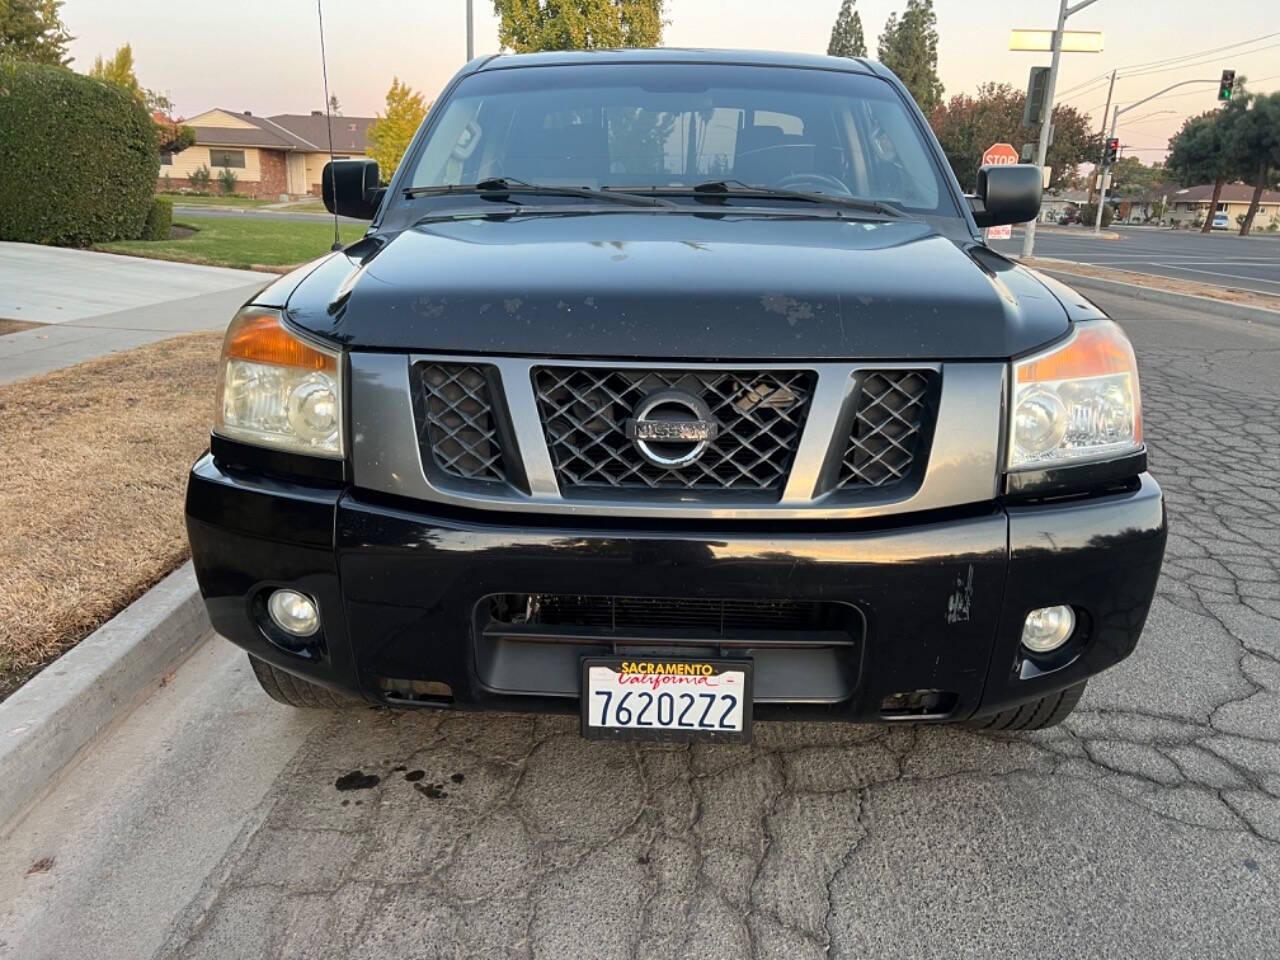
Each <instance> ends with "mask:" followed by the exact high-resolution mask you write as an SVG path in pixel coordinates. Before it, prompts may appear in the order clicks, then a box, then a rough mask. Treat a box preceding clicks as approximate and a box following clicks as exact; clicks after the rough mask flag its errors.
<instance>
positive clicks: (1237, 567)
mask: <svg viewBox="0 0 1280 960" xmlns="http://www.w3.org/2000/svg"><path fill="white" fill-rule="evenodd" d="M1097 299H1098V301H1099V302H1100V303H1101V305H1102V306H1104V308H1106V309H1108V310H1110V311H1111V312H1112V313H1113V315H1115V316H1116V317H1117V319H1119V320H1120V321H1121V322H1122V323H1124V325H1125V326H1126V328H1127V329H1128V330H1129V332H1130V334H1131V335H1132V336H1133V338H1134V340H1135V342H1136V344H1137V349H1138V353H1139V356H1140V359H1141V361H1142V362H1143V364H1144V380H1143V393H1144V398H1145V401H1146V409H1145V420H1146V430H1147V439H1148V441H1149V443H1150V445H1151V451H1152V455H1151V460H1152V469H1153V471H1154V472H1155V473H1156V475H1157V477H1158V479H1159V480H1160V482H1161V483H1162V484H1163V485H1164V487H1165V490H1166V492H1167V494H1168V508H1169V514H1170V529H1171V534H1170V539H1169V548H1168V558H1167V561H1166V566H1165V571H1164V576H1163V578H1162V580H1161V583H1160V586H1159V591H1158V597H1157V599H1156V602H1155V605H1154V607H1153V610H1152V613H1151V617H1150V619H1149V621H1148V624H1147V629H1146V633H1145V635H1144V638H1143V641H1142V643H1141V645H1140V646H1139V648H1138V651H1137V653H1136V654H1135V655H1134V656H1133V657H1132V658H1131V659H1130V660H1129V661H1127V662H1126V663H1124V664H1122V665H1121V666H1120V667H1118V668H1117V669H1115V670H1113V671H1111V672H1110V673H1107V674H1105V675H1103V676H1102V677H1100V678H1098V679H1097V680H1095V681H1094V682H1093V683H1091V685H1090V687H1089V690H1088V692H1087V694H1086V695H1085V699H1084V701H1083V702H1082V704H1081V708H1080V709H1079V710H1078V711H1077V712H1076V713H1075V714H1074V715H1073V716H1072V717H1071V718H1070V719H1069V720H1068V721H1067V723H1066V724H1065V725H1064V726H1063V727H1060V728H1058V729H1056V730H1052V731H1045V732H1042V733H1036V734H1027V735H1016V736H1015V735H1004V736H991V735H979V734H976V733H973V732H970V731H967V730H963V729H953V728H947V727H901V726H879V727H843V726H831V725H818V724H762V725H759V726H758V727H757V728H756V740H755V743H754V744H752V745H751V746H745V747H725V746H716V747H709V746H695V747H692V748H691V747H688V746H684V745H632V744H609V743H602V742H587V741H583V740H581V739H580V738H579V737H578V735H577V723H576V721H574V720H573V719H572V718H558V717H530V716H486V715H475V714H466V713H460V712H459V713H452V712H443V713H432V712H416V713H414V712H388V711H380V710H375V709H372V708H370V709H362V710H358V711H355V712H352V713H344V714H331V713H323V712H320V713H299V712H291V711H289V710H287V709H286V708H283V707H279V706H277V705H276V704H274V703H272V702H270V701H269V700H267V698H266V697H265V696H264V695H262V694H261V693H260V692H259V691H258V690H256V689H255V687H254V684H253V681H252V678H251V676H250V674H249V670H248V666H247V664H246V662H245V659H244V657H243V655H241V654H240V653H239V652H238V651H236V650H235V649H234V648H232V647H231V646H230V645H228V644H225V643H223V642H221V641H215V642H213V643H210V644H206V645H205V646H203V647H202V648H200V649H199V650H198V651H197V652H196V653H195V654H194V655H193V657H192V658H191V659H190V660H189V661H188V662H187V663H186V664H185V665H184V666H182V667H181V668H180V669H179V670H178V671H177V673H176V674H175V676H173V677H172V678H171V679H170V680H169V681H168V682H167V683H166V684H165V685H164V686H163V687H162V688H161V689H160V690H159V691H158V692H157V693H156V694H155V695H154V696H153V697H152V698H151V699H150V700H149V701H148V702H147V703H146V704H144V705H143V706H142V707H141V708H139V709H138V710H136V711H135V712H134V713H133V714H132V715H130V716H129V717H128V718H126V720H125V721H124V722H123V723H122V725H121V726H120V727H119V728H118V729H117V730H116V731H115V732H113V733H112V734H110V735H109V736H108V737H106V738H105V739H104V740H103V741H102V742H101V743H99V744H98V745H97V746H96V747H95V748H94V749H92V750H91V751H89V753H88V755H87V756H86V757H85V758H84V760H83V761H82V762H81V763H80V765H79V766H77V767H76V768H75V769H73V770H71V771H70V772H69V773H68V774H66V775H65V776H64V777H63V779H62V781H61V782H60V783H59V784H58V785H57V786H56V787H55V788H54V789H53V792H52V793H51V795H50V796H49V797H48V798H47V799H46V800H45V801H44V802H43V803H42V804H41V805H40V806H39V808H38V809H37V810H35V811H34V813H32V814H31V815H30V816H29V817H28V818H27V820H26V821H24V822H23V823H21V824H18V825H17V826H16V829H14V830H13V831H12V832H11V833H10V834H8V835H7V836H5V837H4V838H3V839H2V840H0V957H6V958H7V957H15V958H17V957H21V958H23V960H40V958H55V957H65V956H71V955H90V956H94V957H95V958H104V960H105V958H115V957H120V958H124V957H129V958H133V957H154V958H171V957H175V958H227V957H236V958H243V957H264V958H267V957H270V958H276V957H308V958H327V957H334V958H338V957H342V958H346V957H355V958H365V957H367V958H375V957H377V958H383V957H486V958H488V957H504V956H505V957H555V958H560V957H592V958H599V957H628V958H631V957H653V958H667V957H696V958H717V960H718V958H738V957H785V958H788V960H790V958H809V957H812V958H817V957H824V956H832V957H893V958H899V957H941V956H947V957H953V956H967V957H981V958H987V957H1014V956H1058V957H1061V956H1071V957H1117V956H1122V957H1127V958H1145V957H1151V958H1166V957H1170V956H1185V957H1215V958H1222V957H1242V958H1244V957H1248V958H1256V957H1260V956H1274V955H1275V952H1276V940H1275V933H1276V916H1277V914H1278V913H1280V520H1278V519H1277V517H1278V515H1280V483H1278V482H1277V479H1276V478H1277V476H1280V453H1278V452H1277V451H1278V450H1280V387H1277V385H1276V381H1275V377H1274V370H1275V369H1276V365H1277V363H1278V362H1280V329H1277V328H1273V327H1266V326H1261V325H1249V324H1245V323H1242V322H1237V321H1231V320H1220V319H1215V318H1205V317H1200V316H1198V315H1195V314H1191V313H1188V312H1184V311H1180V310H1176V309H1172V308H1167V307H1155V308H1153V307H1151V306H1150V305H1148V304H1144V303H1142V302H1141V301H1135V300H1129V299H1121V298H1115V297H1109V296H1101V295H1099V296H1098V297H1097ZM353 771H361V772H362V773H364V774H368V775H370V777H369V778H367V779H366V781H365V783H364V784H362V785H361V786H363V787H364V788H363V789H347V790H343V789H339V781H340V778H342V777H343V775H345V774H348V773H350V772H353ZM342 783H343V784H344V785H349V781H345V780H344V781H342ZM28 871H32V872H30V874H28Z"/></svg>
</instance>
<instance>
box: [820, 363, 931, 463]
mask: <svg viewBox="0 0 1280 960" xmlns="http://www.w3.org/2000/svg"><path fill="white" fill-rule="evenodd" d="M933 376H934V375H933V373H932V371H928V370H878V371H868V372H867V373H865V374H863V378H862V385H861V389H860V390H859V392H858V399H857V403H858V406H857V413H856V414H855V417H854V422H853V429H852V431H851V432H850V435H849V445H848V447H847V448H846V449H845V452H844V455H843V456H842V457H841V465H840V476H839V479H838V481H837V484H836V486H837V488H843V487H857V486H865V487H884V486H888V485H889V484H892V483H897V482H898V481H899V480H902V479H904V478H905V477H906V476H907V475H908V474H909V473H910V472H911V468H912V466H913V465H914V464H915V461H916V457H917V455H918V453H919V448H920V440H921V437H922V435H923V431H924V428H925V426H926V424H927V422H928V409H929V393H930V390H931V387H932V380H933Z"/></svg>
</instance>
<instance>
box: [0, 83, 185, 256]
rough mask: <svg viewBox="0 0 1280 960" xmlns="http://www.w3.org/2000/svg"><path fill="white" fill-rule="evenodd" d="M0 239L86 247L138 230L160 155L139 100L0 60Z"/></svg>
mask: <svg viewBox="0 0 1280 960" xmlns="http://www.w3.org/2000/svg"><path fill="white" fill-rule="evenodd" d="M0 157H4V164H3V173H2V175H0V240H21V241H26V242H29V243H55V244H64V245H69V246H87V245H88V244H91V243H99V242H102V241H106V240H132V239H134V238H136V237H138V236H140V235H141V233H142V228H143V226H144V224H145V223H146V222H147V215H148V212H149V211H150V209H151V200H152V197H153V195H154V194H155V189H156V176H157V174H158V173H159V171H160V155H159V152H158V150H157V148H156V139H155V133H154V123H153V121H152V120H151V117H150V116H149V115H148V114H147V111H146V109H145V108H144V107H143V106H142V104H140V103H138V102H137V101H136V100H134V99H133V98H132V97H130V96H129V94H128V93H126V92H125V91H123V90H121V89H120V88H118V87H115V86H112V85H111V84H108V83H104V82H103V81H101V80H94V79H92V78H91V77H84V76H81V75H80V74H78V73H73V72H72V71H70V70H68V69H66V68H65V67H52V66H45V65H42V64H34V63H21V62H17V61H14V60H10V59H4V58H0Z"/></svg>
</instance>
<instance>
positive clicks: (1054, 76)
mask: <svg viewBox="0 0 1280 960" xmlns="http://www.w3.org/2000/svg"><path fill="white" fill-rule="evenodd" d="M1095 2H1096V0H1080V2H1079V3H1075V4H1071V5H1068V4H1067V0H1061V3H1060V4H1059V6H1058V27H1057V29H1056V30H1054V31H1053V44H1052V50H1053V59H1051V60H1050V61H1049V81H1048V82H1047V83H1046V84H1045V88H1044V116H1043V117H1042V118H1041V120H1040V146H1039V148H1038V149H1037V150H1036V164H1037V165H1038V166H1039V167H1040V169H1041V170H1043V169H1044V161H1045V158H1046V157H1047V155H1048V153H1049V130H1050V128H1051V127H1052V126H1053V91H1054V87H1056V86H1057V84H1058V61H1059V60H1060V59H1061V58H1062V33H1063V31H1064V30H1065V29H1066V26H1067V17H1069V16H1071V15H1072V14H1073V13H1077V12H1078V11H1080V10H1083V9H1084V8H1085V7H1087V6H1089V4H1091V3H1095ZM1038 219H1040V215H1039V214H1038V213H1037V214H1036V217H1035V219H1033V220H1028V221H1027V226H1026V233H1025V234H1024V235H1023V238H1022V255H1023V257H1030V256H1031V254H1032V252H1033V251H1034V250H1035V247H1036V220H1038Z"/></svg>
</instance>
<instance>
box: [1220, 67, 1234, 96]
mask: <svg viewBox="0 0 1280 960" xmlns="http://www.w3.org/2000/svg"><path fill="white" fill-rule="evenodd" d="M1235 88H1236V72H1235V71H1234V70H1223V71H1222V80H1221V81H1220V82H1219V83H1218V99H1219V100H1222V101H1227V100H1230V99H1231V93H1232V91H1233V90H1235Z"/></svg>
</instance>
